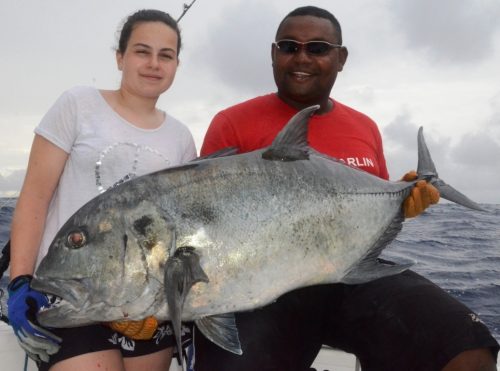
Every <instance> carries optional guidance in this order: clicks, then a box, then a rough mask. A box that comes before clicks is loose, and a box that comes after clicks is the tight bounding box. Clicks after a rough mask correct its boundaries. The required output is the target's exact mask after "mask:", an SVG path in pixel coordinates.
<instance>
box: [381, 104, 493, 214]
mask: <svg viewBox="0 0 500 371" xmlns="http://www.w3.org/2000/svg"><path fill="white" fill-rule="evenodd" d="M417 130H418V125H417V124H415V123H414V121H413V117H412V115H411V114H410V113H408V112H406V111H405V112H403V113H401V114H399V115H398V116H397V117H396V118H395V119H394V120H393V121H391V123H390V124H389V125H387V126H386V127H385V128H384V129H383V139H384V146H385V154H386V161H387V166H388V169H389V173H390V174H391V179H393V180H396V179H399V178H401V176H402V175H403V174H405V173H406V172H408V171H409V170H412V169H416V165H417V141H416V138H417V135H416V133H417ZM424 137H425V140H426V143H427V146H428V148H429V151H430V153H431V156H432V159H433V161H434V164H435V165H436V170H437V172H438V174H439V176H440V178H441V179H443V180H444V181H445V182H446V183H448V184H450V185H452V186H453V187H454V188H456V189H457V190H459V191H460V192H462V193H464V194H466V195H467V196H468V197H470V198H471V199H473V200H475V201H477V202H485V203H496V204H498V203H500V192H499V191H498V184H500V172H498V171H494V170H493V169H497V168H498V159H499V158H500V140H499V138H495V137H493V136H492V135H490V134H489V133H488V132H479V133H476V134H467V135H464V136H462V137H461V138H458V140H457V141H456V143H455V144H454V142H453V141H452V140H451V138H450V137H446V136H439V135H437V134H436V133H435V131H434V130H432V128H429V130H425V131H424Z"/></svg>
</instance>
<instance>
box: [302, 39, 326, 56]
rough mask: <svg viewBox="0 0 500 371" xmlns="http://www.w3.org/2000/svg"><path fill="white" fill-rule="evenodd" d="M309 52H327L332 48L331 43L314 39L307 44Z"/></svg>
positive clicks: (319, 53) (317, 53)
mask: <svg viewBox="0 0 500 371" xmlns="http://www.w3.org/2000/svg"><path fill="white" fill-rule="evenodd" d="M306 48H307V52H308V53H310V54H315V55H321V54H326V53H327V52H328V51H329V50H330V45H328V44H327V43H324V42H321V41H313V42H309V43H307V44H306Z"/></svg>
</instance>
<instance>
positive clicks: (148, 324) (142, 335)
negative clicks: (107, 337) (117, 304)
mask: <svg viewBox="0 0 500 371" xmlns="http://www.w3.org/2000/svg"><path fill="white" fill-rule="evenodd" d="M108 326H109V327H111V328H112V329H113V330H114V331H116V332H119V333H120V334H123V335H125V336H127V337H129V338H131V339H134V340H149V339H151V338H152V337H153V335H154V333H155V331H156V329H157V328H158V321H157V320H156V318H155V317H153V316H150V317H146V318H145V319H143V320H141V321H114V322H109V323H108Z"/></svg>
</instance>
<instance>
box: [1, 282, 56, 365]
mask: <svg viewBox="0 0 500 371" xmlns="http://www.w3.org/2000/svg"><path fill="white" fill-rule="evenodd" d="M31 278H32V277H31V276H29V275H25V276H19V277H16V278H14V279H13V280H12V282H10V283H9V286H8V289H9V300H8V302H7V306H8V312H9V314H8V316H9V324H10V325H11V326H12V328H13V329H14V333H15V334H16V336H17V340H18V342H19V345H21V347H22V348H23V349H24V350H25V351H26V353H27V354H28V356H29V357H30V358H31V359H33V360H34V361H35V362H39V361H40V360H41V361H44V362H48V361H49V356H50V355H51V354H54V353H56V352H57V351H58V350H59V347H60V345H59V344H60V343H61V341H62V339H61V338H60V337H58V336H56V335H54V334H53V333H51V332H50V331H48V330H46V329H44V328H43V327H42V326H40V325H39V323H38V321H37V320H36V314H37V313H38V311H39V310H40V309H41V308H42V307H47V306H48V305H49V302H48V300H47V297H46V296H45V294H43V293H41V292H38V291H36V290H33V289H31V288H30V282H31Z"/></svg>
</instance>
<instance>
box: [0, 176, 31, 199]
mask: <svg viewBox="0 0 500 371" xmlns="http://www.w3.org/2000/svg"><path fill="white" fill-rule="evenodd" d="M25 173H26V171H25V170H14V171H13V172H12V173H10V174H9V175H5V176H4V175H2V174H0V197H7V196H17V195H18V194H19V191H20V190H21V186H22V184H23V181H24V175H25Z"/></svg>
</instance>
